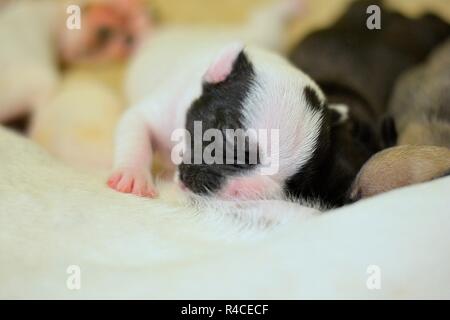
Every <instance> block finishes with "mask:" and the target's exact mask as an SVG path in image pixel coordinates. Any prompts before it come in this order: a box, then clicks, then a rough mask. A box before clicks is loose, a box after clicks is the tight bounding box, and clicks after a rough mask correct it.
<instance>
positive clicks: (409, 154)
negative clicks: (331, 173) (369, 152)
mask: <svg viewBox="0 0 450 320" xmlns="http://www.w3.org/2000/svg"><path fill="white" fill-rule="evenodd" d="M449 173H450V149H448V148H444V147H435V146H409V145H405V146H398V147H392V148H388V149H385V150H383V151H381V152H379V153H377V154H375V155H374V156H372V158H370V159H369V161H367V162H366V163H365V164H364V166H363V167H362V168H361V171H360V172H359V174H358V176H357V177H356V179H355V182H354V184H353V186H352V189H351V192H350V199H351V200H352V201H357V200H360V199H362V198H366V197H371V196H374V195H377V194H379V193H382V192H387V191H390V190H393V189H396V188H400V187H404V186H408V185H411V184H415V183H420V182H425V181H429V180H432V179H435V178H439V177H442V176H445V175H448V174H449Z"/></svg>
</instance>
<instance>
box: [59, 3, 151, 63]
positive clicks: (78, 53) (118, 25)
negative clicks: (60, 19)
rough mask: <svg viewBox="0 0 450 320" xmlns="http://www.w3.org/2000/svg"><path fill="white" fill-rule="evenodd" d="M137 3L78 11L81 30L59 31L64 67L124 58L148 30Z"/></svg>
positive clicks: (96, 5) (144, 14) (95, 5)
mask: <svg viewBox="0 0 450 320" xmlns="http://www.w3.org/2000/svg"><path fill="white" fill-rule="evenodd" d="M150 27H151V21H150V18H149V15H148V14H147V12H146V9H145V7H144V4H143V2H142V1H141V0H117V1H97V2H93V3H92V4H90V5H86V6H85V7H83V8H82V13H81V29H79V30H77V29H75V30H69V29H68V28H65V27H64V28H61V33H60V35H59V49H60V54H61V58H62V60H63V61H64V62H65V63H76V62H105V61H112V60H118V59H122V58H125V57H127V56H128V55H129V54H130V53H131V52H132V51H133V50H134V48H136V47H137V45H138V44H139V43H140V42H141V41H142V39H143V37H144V36H145V34H146V33H147V32H148V31H149V30H150Z"/></svg>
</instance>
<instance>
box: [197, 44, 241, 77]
mask: <svg viewBox="0 0 450 320" xmlns="http://www.w3.org/2000/svg"><path fill="white" fill-rule="evenodd" d="M242 50H244V44H243V43H241V42H236V43H233V44H230V45H228V46H227V47H225V48H224V49H223V50H222V51H221V52H220V53H219V55H218V56H217V57H216V59H215V60H214V61H213V63H211V65H210V66H209V68H208V71H206V73H205V75H204V76H203V81H205V82H207V83H213V84H214V83H219V82H222V81H224V80H225V79H226V78H228V76H229V75H230V73H231V71H232V70H233V64H234V62H235V61H236V59H237V57H238V56H239V54H240V53H241V52H242Z"/></svg>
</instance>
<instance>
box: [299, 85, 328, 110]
mask: <svg viewBox="0 0 450 320" xmlns="http://www.w3.org/2000/svg"><path fill="white" fill-rule="evenodd" d="M303 96H304V97H305V100H306V103H307V104H308V106H309V107H310V108H311V110H312V111H320V110H322V108H323V103H322V102H321V101H320V99H319V96H318V95H317V93H316V91H315V90H314V89H313V88H311V87H310V86H306V87H305V89H304V91H303Z"/></svg>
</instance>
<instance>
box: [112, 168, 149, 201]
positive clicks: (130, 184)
mask: <svg viewBox="0 0 450 320" xmlns="http://www.w3.org/2000/svg"><path fill="white" fill-rule="evenodd" d="M107 183H108V186H109V187H110V188H112V189H114V190H117V191H119V192H123V193H132V194H134V195H137V196H141V197H149V198H154V197H156V196H157V195H158V193H157V191H156V189H155V187H154V186H153V184H152V183H151V181H150V178H149V174H146V173H145V172H140V171H134V170H126V169H125V170H118V171H116V172H115V173H113V174H112V175H111V177H110V178H109V179H108V182H107Z"/></svg>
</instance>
